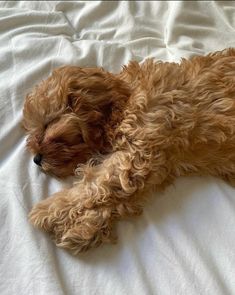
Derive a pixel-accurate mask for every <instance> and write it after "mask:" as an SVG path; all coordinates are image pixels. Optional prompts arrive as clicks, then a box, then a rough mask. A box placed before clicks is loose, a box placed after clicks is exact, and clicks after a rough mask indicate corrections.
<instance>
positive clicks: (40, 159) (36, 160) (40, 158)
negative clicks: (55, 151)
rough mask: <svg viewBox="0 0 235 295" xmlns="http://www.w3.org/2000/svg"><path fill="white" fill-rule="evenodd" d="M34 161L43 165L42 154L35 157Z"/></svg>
mask: <svg viewBox="0 0 235 295" xmlns="http://www.w3.org/2000/svg"><path fill="white" fill-rule="evenodd" d="M33 161H34V163H35V164H37V165H38V166H41V162H42V155H41V154H37V155H36V156H35V157H34V158H33Z"/></svg>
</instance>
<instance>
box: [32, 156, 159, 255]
mask: <svg viewBox="0 0 235 295" xmlns="http://www.w3.org/2000/svg"><path fill="white" fill-rule="evenodd" d="M151 163H152V161H151V159H150V158H148V159H146V158H145V157H142V156H141V155H140V154H139V153H130V152H120V151H119V152H116V153H114V154H111V155H110V156H109V157H108V158H107V159H105V160H104V161H103V162H102V163H101V164H99V165H97V166H90V165H85V166H84V167H83V168H82V171H81V173H82V174H81V175H82V179H81V180H80V181H79V182H78V183H77V184H75V186H74V187H73V188H71V189H70V190H65V191H62V192H60V193H57V194H55V195H54V196H53V197H51V198H49V199H47V200H44V201H42V202H41V203H39V204H37V205H36V206H35V207H34V208H33V210H32V211H31V214H30V219H31V222H32V223H33V224H34V225H35V226H37V227H39V228H42V229H44V230H46V231H47V232H49V233H51V234H52V236H53V237H54V240H55V242H56V244H57V245H58V246H60V247H64V248H68V249H70V250H72V251H73V252H74V253H77V252H80V251H84V250H87V249H88V248H90V247H96V246H98V245H99V244H100V243H102V242H105V241H109V240H110V239H111V230H112V225H113V221H114V220H117V219H120V218H122V217H125V216H131V215H137V214H140V213H141V210H142V201H143V194H142V192H143V190H144V188H145V187H146V185H147V186H148V184H147V183H148V179H149V178H150V174H151V168H152V167H151ZM163 171H165V170H164V169H162V170H161V167H159V174H158V179H156V182H159V184H160V183H161V182H162V181H163V179H164V177H165V175H164V173H165V172H163Z"/></svg>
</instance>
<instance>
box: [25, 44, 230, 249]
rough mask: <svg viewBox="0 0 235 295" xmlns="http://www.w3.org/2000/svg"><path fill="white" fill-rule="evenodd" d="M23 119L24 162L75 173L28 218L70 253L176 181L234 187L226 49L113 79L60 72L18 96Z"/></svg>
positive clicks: (96, 240)
mask: <svg viewBox="0 0 235 295" xmlns="http://www.w3.org/2000/svg"><path fill="white" fill-rule="evenodd" d="M23 116H24V118H23V125H24V127H25V129H26V130H27V132H28V140H27V146H28V148H29V150H30V151H31V152H32V153H33V154H34V162H35V163H36V164H37V165H39V166H40V167H41V169H42V170H43V171H45V172H47V173H50V174H54V175H56V176H59V177H65V176H68V175H72V174H75V175H77V176H78V180H77V182H76V183H75V184H74V185H73V187H72V188H70V189H66V190H63V191H61V192H58V193H56V194H54V195H53V196H52V197H50V198H48V199H46V200H43V201H41V202H40V203H39V204H37V205H36V206H35V207H34V208H33V209H32V211H31V213H30V220H31V222H32V223H33V225H35V226H36V227H39V228H41V229H43V230H45V231H47V232H48V233H50V235H51V236H52V238H53V240H54V241H55V243H56V245H58V246H59V247H63V248H67V249H69V250H71V251H72V252H73V253H75V254H76V253H78V252H80V251H84V250H87V249H89V248H91V247H97V246H98V245H100V244H101V243H102V242H108V241H111V240H112V234H111V233H112V228H113V225H114V223H115V221H116V220H118V219H121V218H123V217H126V216H133V215H138V214H140V213H141V211H142V206H143V203H144V202H143V201H144V199H145V197H146V196H148V195H149V190H151V189H152V188H156V189H162V188H164V187H165V186H166V185H167V184H170V183H172V182H173V181H174V179H175V178H176V177H178V176H181V175H192V174H193V175H195V174H197V175H212V176H216V177H220V178H222V179H225V180H227V181H229V182H234V179H235V49H226V50H224V51H221V52H215V53H211V54H209V55H207V56H197V57H193V58H191V59H189V60H185V59H182V61H181V63H180V64H177V63H168V62H154V61H153V60H146V61H145V62H144V63H143V64H138V63H137V62H131V63H129V64H128V65H127V66H124V67H123V70H122V71H121V73H119V74H112V73H109V72H106V71H105V70H104V69H102V68H80V67H76V66H65V67H62V68H59V69H56V70H55V71H54V72H53V73H52V75H51V76H50V77H49V78H48V79H47V80H46V81H43V82H42V83H41V84H39V85H38V86H36V87H35V88H34V90H33V91H32V92H31V93H30V94H29V95H28V96H27V98H26V101H25V105H24V111H23Z"/></svg>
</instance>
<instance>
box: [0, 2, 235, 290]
mask: <svg viewBox="0 0 235 295" xmlns="http://www.w3.org/2000/svg"><path fill="white" fill-rule="evenodd" d="M234 13H235V5H234V2H232V1H231V2H230V1H227V2H213V1H193V2H191V1H177V2H174V1H164V2H160V1H152V2H150V1H143V2H141V1H136V2H135V1H129V2H128V1H119V2H115V1H103V2H102V1H89V2H79V1H75V2H72V1H66V2H65V1H64V2H63V1H54V2H50V1H16V2H14V1H1V2H0V294H1V295H15V294H17V295H21V294H22V295H25V294H27V295H45V294H49V295H73V294H74V295H77V294H79V295H83V294H85V295H87V294H89V295H92V294H98V295H99V294H102V295H110V294H112V295H120V294H135V295H138V294H139V295H143V294H148V295H149V294H161V295H168V294H169V295H172V294H177V295H178V294H187V295H191V294H195V295H198V294H203V295H204V294H211V295H224V294H235V278H234V273H235V248H234V243H235V194H234V193H235V191H234V189H233V188H232V187H230V186H228V185H227V184H225V183H224V182H222V181H221V180H218V179H214V178H200V177H191V178H181V179H179V180H177V181H176V182H175V184H174V185H173V186H171V187H169V188H168V189H167V190H166V191H165V192H164V193H160V194H159V193H158V194H155V195H154V196H153V197H151V198H150V201H149V203H148V204H147V206H146V208H145V211H144V214H143V215H142V216H141V217H140V218H137V219H132V220H126V221H122V222H120V223H119V224H118V226H117V233H118V236H119V242H118V244H117V245H104V246H102V247H99V248H98V249H95V250H91V251H89V252H87V253H85V254H81V255H79V256H78V257H73V256H71V255H70V254H68V253H67V252H66V251H64V250H61V249H58V248H56V247H55V246H54V244H53V243H52V242H51V240H50V238H49V237H48V236H47V235H45V234H44V233H42V232H40V231H38V230H36V229H34V228H33V227H32V226H31V225H30V224H29V222H28V220H27V215H28V213H29V211H30V209H31V208H32V206H33V205H34V204H35V203H37V202H38V201H40V200H42V199H43V198H45V197H47V196H48V195H50V194H52V193H54V192H56V191H58V190H60V189H61V188H62V187H64V186H70V185H71V183H72V180H71V179H70V180H65V181H58V180H56V179H55V178H52V177H49V176H46V175H44V174H42V173H40V171H39V170H38V168H37V167H36V166H35V165H34V163H33V161H32V156H31V155H30V154H29V153H28V152H27V151H26V149H25V142H26V137H25V134H24V132H23V130H22V129H21V126H20V121H21V118H22V106H23V101H24V97H25V95H26V94H27V93H28V92H29V91H30V89H31V88H32V87H33V86H34V85H35V84H36V83H37V82H39V81H41V80H42V79H45V78H46V77H47V76H48V75H49V73H50V72H51V71H52V70H53V69H54V68H55V67H58V66H61V65H65V64H73V65H79V66H103V67H104V68H106V69H107V70H110V71H114V72H117V71H119V70H120V69H121V65H123V64H126V63H127V62H128V61H129V60H131V59H135V60H137V61H139V62H141V61H143V60H144V59H145V58H147V57H154V58H155V59H162V60H166V61H176V62H178V61H180V58H181V57H190V56H192V55H195V54H205V53H208V52H209V51H215V50H221V49H223V48H225V47H229V46H235V18H234V15H235V14H234Z"/></svg>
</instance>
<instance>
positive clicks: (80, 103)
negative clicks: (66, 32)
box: [68, 68, 130, 148]
mask: <svg viewBox="0 0 235 295" xmlns="http://www.w3.org/2000/svg"><path fill="white" fill-rule="evenodd" d="M82 71H83V72H84V74H83V75H81V73H80V75H79V77H78V79H76V78H75V79H73V80H72V81H70V83H69V88H68V91H69V94H68V104H69V106H70V108H71V109H72V111H73V112H74V113H76V114H77V116H78V119H79V121H80V125H81V130H82V133H83V138H84V140H85V141H86V142H87V143H88V144H89V145H90V146H91V147H92V146H93V147H94V148H101V147H102V145H103V144H104V141H105V129H106V127H107V124H112V123H111V121H112V120H113V119H114V118H113V117H114V116H113V114H114V113H116V112H117V113H119V112H120V110H123V108H124V105H125V104H126V102H127V100H128V98H129V96H130V90H129V88H128V87H127V85H126V83H125V82H124V81H122V80H120V79H118V78H117V77H116V76H115V75H113V74H110V73H108V72H105V71H104V70H103V69H99V68H95V69H89V68H88V69H82ZM116 117H118V116H116ZM115 120H117V118H116V119H115ZM119 120H120V118H119ZM113 123H114V124H115V122H113ZM116 123H117V122H116Z"/></svg>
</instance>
